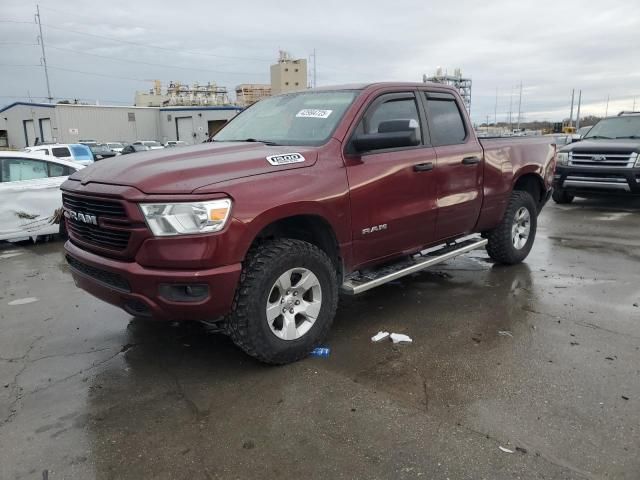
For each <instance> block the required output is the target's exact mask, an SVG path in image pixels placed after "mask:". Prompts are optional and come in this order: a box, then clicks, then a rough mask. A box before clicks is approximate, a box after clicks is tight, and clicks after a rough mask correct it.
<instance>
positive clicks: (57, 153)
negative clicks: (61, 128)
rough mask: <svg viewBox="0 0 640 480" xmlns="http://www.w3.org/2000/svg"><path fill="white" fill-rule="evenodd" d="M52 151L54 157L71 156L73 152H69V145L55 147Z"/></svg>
mask: <svg viewBox="0 0 640 480" xmlns="http://www.w3.org/2000/svg"><path fill="white" fill-rule="evenodd" d="M51 153H52V154H53V156H54V157H57V158H60V157H70V156H71V153H69V149H68V148H67V147H53V148H52V149H51Z"/></svg>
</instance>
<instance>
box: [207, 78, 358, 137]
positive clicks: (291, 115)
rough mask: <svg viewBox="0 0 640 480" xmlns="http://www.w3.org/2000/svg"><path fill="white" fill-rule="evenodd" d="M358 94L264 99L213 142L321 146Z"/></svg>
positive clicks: (303, 94)
mask: <svg viewBox="0 0 640 480" xmlns="http://www.w3.org/2000/svg"><path fill="white" fill-rule="evenodd" d="M358 93H359V92H358V91H355V90H340V91H326V92H324V91H315V92H299V93H291V94H287V95H279V96H276V97H269V98H265V99H264V100H261V101H259V102H258V103H256V104H254V105H252V106H251V107H250V108H248V109H247V110H245V111H244V112H242V113H240V114H239V115H238V116H237V117H236V118H234V119H233V121H231V122H230V123H229V124H228V125H227V126H225V127H224V128H223V129H222V130H220V132H218V134H217V135H216V136H215V137H213V140H214V141H215V142H234V141H236V142H239V141H247V140H249V141H264V142H267V143H272V144H277V145H322V144H323V143H325V142H326V141H327V140H328V139H329V137H330V136H331V134H332V133H333V131H334V130H335V128H336V126H337V125H338V122H339V121H340V119H341V118H342V115H344V112H345V111H346V110H347V108H349V106H350V105H351V103H352V102H353V100H354V99H355V98H356V96H357V95H358Z"/></svg>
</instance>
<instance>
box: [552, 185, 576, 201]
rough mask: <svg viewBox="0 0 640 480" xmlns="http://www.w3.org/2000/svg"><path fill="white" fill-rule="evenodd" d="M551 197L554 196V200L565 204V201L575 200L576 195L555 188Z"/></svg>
mask: <svg viewBox="0 0 640 480" xmlns="http://www.w3.org/2000/svg"><path fill="white" fill-rule="evenodd" d="M551 198H553V201H554V202H556V203H557V204H560V205H563V204H565V203H571V202H573V199H574V198H575V197H574V196H573V195H571V194H570V193H567V192H566V191H565V190H558V189H555V190H554V191H553V193H552V194H551Z"/></svg>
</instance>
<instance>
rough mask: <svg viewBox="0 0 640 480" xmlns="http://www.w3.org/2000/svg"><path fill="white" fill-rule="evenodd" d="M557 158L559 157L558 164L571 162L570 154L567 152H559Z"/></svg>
mask: <svg viewBox="0 0 640 480" xmlns="http://www.w3.org/2000/svg"><path fill="white" fill-rule="evenodd" d="M557 159H558V165H568V164H569V154H568V153H567V152H558V155H557Z"/></svg>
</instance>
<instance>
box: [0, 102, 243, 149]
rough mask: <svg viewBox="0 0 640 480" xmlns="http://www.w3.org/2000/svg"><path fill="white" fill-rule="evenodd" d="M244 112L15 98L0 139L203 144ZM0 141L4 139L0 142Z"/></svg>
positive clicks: (2, 115) (1, 116)
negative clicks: (50, 101) (31, 101)
mask: <svg viewBox="0 0 640 480" xmlns="http://www.w3.org/2000/svg"><path fill="white" fill-rule="evenodd" d="M241 110H242V108H241V107H238V106H186V107H178V106H176V107H121V106H106V105H76V104H49V103H26V102H16V103H13V104H11V105H8V106H6V107H4V108H3V109H1V110H0V126H3V125H4V127H3V128H4V130H1V129H0V139H2V138H3V137H4V138H6V146H8V147H10V148H24V147H26V146H32V145H34V144H35V143H36V139H38V140H39V141H41V142H59V143H76V142H79V141H81V140H89V139H90V140H97V141H99V142H106V141H112V142H116V141H119V142H134V141H136V140H157V141H159V142H162V143H164V142H166V141H168V140H182V141H184V142H186V143H189V144H195V143H201V142H203V141H204V140H206V139H207V138H208V136H209V135H210V134H213V133H215V132H217V131H218V130H219V129H220V128H221V127H222V126H223V125H224V124H225V123H226V122H227V121H229V120H230V119H231V118H233V117H234V116H235V115H237V114H238V112H240V111H241ZM0 143H2V141H1V140H0Z"/></svg>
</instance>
